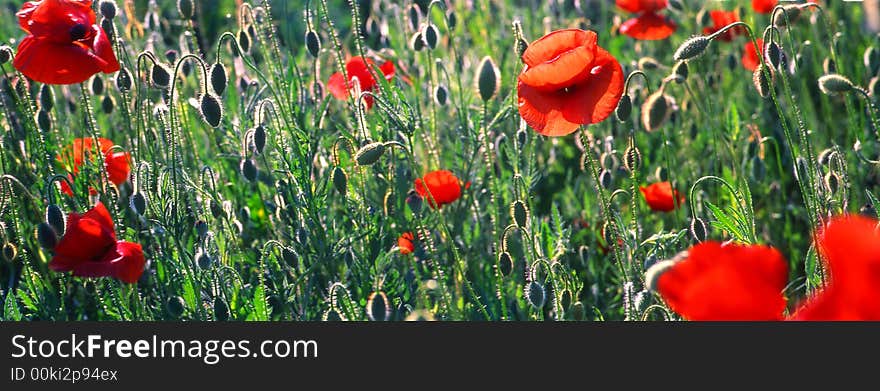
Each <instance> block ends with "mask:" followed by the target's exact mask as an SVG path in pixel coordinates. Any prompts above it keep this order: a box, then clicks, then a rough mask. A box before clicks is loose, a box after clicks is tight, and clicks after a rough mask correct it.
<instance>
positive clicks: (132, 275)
mask: <svg viewBox="0 0 880 391" xmlns="http://www.w3.org/2000/svg"><path fill="white" fill-rule="evenodd" d="M116 252H117V253H118V255H119V256H118V257H117V258H115V259H113V260H112V261H111V263H112V264H113V267H114V270H113V277H116V278H118V279H119V280H120V281H122V282H125V283H129V284H134V283H135V282H137V280H138V279H139V278H141V275H142V274H144V266H145V265H146V264H147V261H146V259H145V258H144V251H143V249H142V248H141V245H140V244H137V243H130V242H118V243H117V244H116Z"/></svg>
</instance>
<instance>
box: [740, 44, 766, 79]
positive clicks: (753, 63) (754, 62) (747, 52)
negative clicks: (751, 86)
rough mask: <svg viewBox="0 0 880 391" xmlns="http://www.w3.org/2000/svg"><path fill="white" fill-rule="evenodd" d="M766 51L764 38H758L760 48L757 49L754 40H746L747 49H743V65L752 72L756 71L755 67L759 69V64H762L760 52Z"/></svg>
mask: <svg viewBox="0 0 880 391" xmlns="http://www.w3.org/2000/svg"><path fill="white" fill-rule="evenodd" d="M763 51H764V40H763V39H761V38H758V50H755V45H754V44H752V41H751V40H749V41H748V42H746V46H745V49H744V50H743V55H742V64H743V67H745V68H746V69H748V70H749V71H751V72H754V71H755V69H758V65H761V57H759V56H758V52H762V53H763Z"/></svg>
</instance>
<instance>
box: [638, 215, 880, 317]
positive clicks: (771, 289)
mask: <svg viewBox="0 0 880 391" xmlns="http://www.w3.org/2000/svg"><path fill="white" fill-rule="evenodd" d="M877 227H878V221H877V220H874V219H870V218H867V217H863V216H855V215H853V216H839V217H836V218H834V219H832V220H831V221H830V222H829V223H828V224H827V225H825V226H824V227H821V229H820V230H819V231H820V232H819V233H818V235H817V236H816V247H817V248H818V249H819V252H820V254H821V255H822V257H823V261H824V263H825V266H826V268H827V271H828V275H829V278H830V281H829V282H828V283H827V284H826V286H825V287H824V288H822V289H821V290H820V291H818V293H816V294H814V295H813V296H812V297H810V298H808V299H807V300H805V301H804V302H803V303H800V304H799V305H798V306H796V307H795V308H794V310H793V311H791V313H790V314H789V315H788V316H785V314H784V312H785V309H786V306H787V304H786V300H785V296H784V295H783V291H784V290H785V288H786V284H787V280H788V263H787V262H786V260H785V258H784V257H783V256H782V254H780V253H779V251H778V250H776V249H774V248H772V247H769V246H763V245H739V244H727V245H724V244H721V243H717V242H706V243H701V244H698V245H696V246H694V247H693V248H691V249H690V250H688V252H687V254H686V255H684V256H683V257H681V259H679V260H672V261H666V262H667V263H668V264H666V265H662V264H658V265H657V266H655V267H658V268H660V269H661V271H659V273H661V274H660V275H659V277H656V289H657V291H658V292H659V293H660V295H661V296H662V297H663V299H664V300H665V301H666V303H667V304H668V305H669V307H670V308H671V309H672V310H673V311H675V312H677V313H678V314H680V315H681V316H683V317H684V318H686V319H689V320H880V302H878V301H877V300H876V299H875V298H874V294H873V291H874V289H875V287H876V286H877V283H880V231H878V229H877ZM669 264H671V265H669Z"/></svg>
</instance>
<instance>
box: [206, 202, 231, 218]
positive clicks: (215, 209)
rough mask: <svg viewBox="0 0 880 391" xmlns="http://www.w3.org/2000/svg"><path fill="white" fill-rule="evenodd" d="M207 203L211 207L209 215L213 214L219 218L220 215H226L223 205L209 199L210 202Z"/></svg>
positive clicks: (224, 216)
mask: <svg viewBox="0 0 880 391" xmlns="http://www.w3.org/2000/svg"><path fill="white" fill-rule="evenodd" d="M209 205H210V209H211V216H214V218H215V219H219V218H221V217H223V218H226V217H227V215H226V210H225V209H223V206H222V205H220V203H219V202H216V201H214V200H211V203H210V204H209Z"/></svg>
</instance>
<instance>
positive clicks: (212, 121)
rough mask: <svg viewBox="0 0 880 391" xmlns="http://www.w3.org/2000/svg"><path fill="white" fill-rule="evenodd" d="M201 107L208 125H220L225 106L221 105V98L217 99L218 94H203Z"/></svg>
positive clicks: (203, 117)
mask: <svg viewBox="0 0 880 391" xmlns="http://www.w3.org/2000/svg"><path fill="white" fill-rule="evenodd" d="M199 109H200V110H199V111H200V112H201V114H202V119H203V120H205V122H206V123H207V124H208V125H211V126H212V127H215V128H216V127H218V126H220V121H221V120H222V119H223V106H221V105H220V99H217V96H215V95H213V94H204V95H202V98H201V101H200V102H199Z"/></svg>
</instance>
